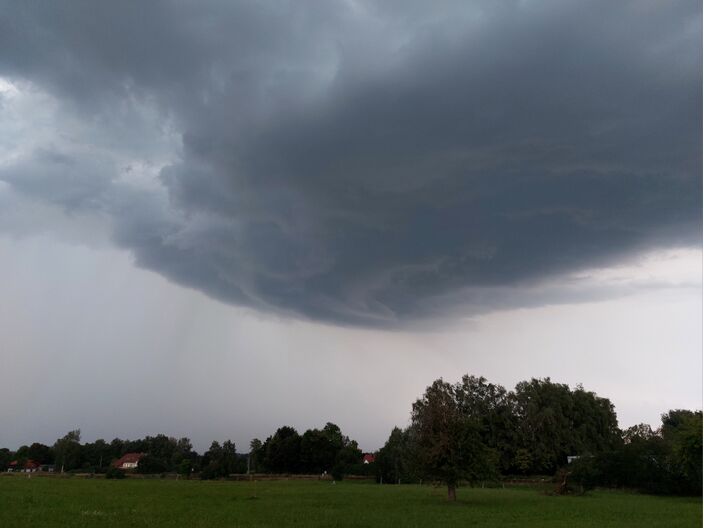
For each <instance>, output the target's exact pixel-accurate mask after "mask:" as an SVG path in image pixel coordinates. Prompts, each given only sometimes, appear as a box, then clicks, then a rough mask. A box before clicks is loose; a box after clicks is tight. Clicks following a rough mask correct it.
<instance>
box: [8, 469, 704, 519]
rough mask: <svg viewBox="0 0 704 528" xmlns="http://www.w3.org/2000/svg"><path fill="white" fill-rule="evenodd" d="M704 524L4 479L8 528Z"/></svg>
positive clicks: (375, 498)
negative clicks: (55, 527) (75, 527)
mask: <svg viewBox="0 0 704 528" xmlns="http://www.w3.org/2000/svg"><path fill="white" fill-rule="evenodd" d="M255 486H256V488H255ZM255 494H256V498H255ZM701 525H702V501H701V499H699V498H680V497H653V496H648V495H637V494H633V493H626V492H617V491H596V492H593V493H591V494H589V495H586V496H584V497H572V496H566V497H556V496H548V495H545V494H544V493H541V492H540V491H538V490H536V489H533V488H506V489H478V488H474V489H472V488H461V489H459V490H458V500H457V502H456V503H449V502H447V501H446V500H445V490H444V489H442V488H433V487H430V486H422V487H421V486H413V485H402V486H394V485H385V486H380V485H377V484H373V483H368V482H339V483H337V484H335V485H333V484H332V483H330V482H315V481H314V482H296V481H275V482H258V483H256V485H255V484H254V483H250V482H226V481H220V482H215V481H211V482H200V481H176V480H137V479H134V480H132V479H127V480H122V481H119V480H103V479H79V478H72V479H69V478H64V479H62V478H37V477H35V478H31V479H27V478H24V477H4V478H0V526H2V527H3V528H11V527H29V526H32V527H42V528H44V527H47V528H50V527H53V526H61V527H66V526H81V527H92V526H100V527H110V526H115V527H117V526H120V527H123V526H124V527H130V526H139V527H142V526H147V527H150V526H154V527H161V526H163V527H179V526H183V527H189V528H190V527H220V526H227V527H264V526H266V527H269V526H305V527H315V526H325V527H336V526H337V527H348V526H349V527H352V526H359V527H367V526H385V527H386V526H403V527H424V528H425V527H432V526H442V527H450V526H474V527H489V526H501V527H506V526H509V527H510V526H515V527H519V526H520V527H526V528H530V527H532V526H536V527H537V526H540V527H553V526H554V527H560V528H563V527H599V528H602V527H610V526H613V527H616V526H617V527H638V528H647V527H660V526H661V527H668V528H675V527H685V526H687V527H689V526H701Z"/></svg>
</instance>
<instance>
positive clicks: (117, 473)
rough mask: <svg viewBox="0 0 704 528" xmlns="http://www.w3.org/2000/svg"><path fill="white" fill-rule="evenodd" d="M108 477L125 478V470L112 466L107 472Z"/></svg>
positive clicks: (106, 476)
mask: <svg viewBox="0 0 704 528" xmlns="http://www.w3.org/2000/svg"><path fill="white" fill-rule="evenodd" d="M105 478H106V479H123V478H125V472H124V471H122V470H121V469H118V468H116V467H111V468H110V469H108V470H107V471H106V472H105Z"/></svg>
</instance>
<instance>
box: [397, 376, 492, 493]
mask: <svg viewBox="0 0 704 528" xmlns="http://www.w3.org/2000/svg"><path fill="white" fill-rule="evenodd" d="M462 396H463V395H462V391H461V387H459V386H453V385H450V384H449V383H446V382H444V381H443V380H442V379H438V380H436V381H435V382H434V383H433V384H432V385H431V386H430V387H428V388H427V389H426V391H425V394H424V395H423V397H422V398H420V399H419V400H417V401H416V402H415V403H414V404H413V409H412V412H411V434H412V435H413V436H414V439H415V443H416V445H417V447H418V460H419V462H420V464H421V465H422V467H423V468H424V470H425V472H426V473H427V474H428V475H430V476H432V477H434V478H437V479H439V480H442V481H443V482H444V483H445V484H447V497H448V499H449V500H453V501H454V500H456V498H457V494H456V490H457V485H458V484H459V483H460V481H462V480H468V481H470V482H474V481H477V480H480V479H482V478H485V477H487V476H489V475H490V474H492V472H493V469H494V468H493V467H492V466H493V464H492V462H493V461H492V456H491V453H490V452H489V450H488V449H487V447H486V446H485V445H484V443H483V442H482V439H481V425H480V424H479V423H478V421H477V419H476V418H474V417H473V416H472V415H471V414H470V413H467V412H466V409H464V408H463V401H462V399H463V397H462Z"/></svg>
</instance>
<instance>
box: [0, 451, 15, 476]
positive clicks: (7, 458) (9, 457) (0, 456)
mask: <svg viewBox="0 0 704 528" xmlns="http://www.w3.org/2000/svg"><path fill="white" fill-rule="evenodd" d="M14 456H15V455H14V453H13V452H12V451H10V450H9V449H8V448H6V447H3V448H0V471H6V470H7V468H8V467H9V465H10V462H12V461H13V460H14Z"/></svg>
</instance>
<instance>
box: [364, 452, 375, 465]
mask: <svg viewBox="0 0 704 528" xmlns="http://www.w3.org/2000/svg"><path fill="white" fill-rule="evenodd" d="M374 460H376V457H374V455H373V454H371V453H364V457H362V463H363V464H373V463H374Z"/></svg>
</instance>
